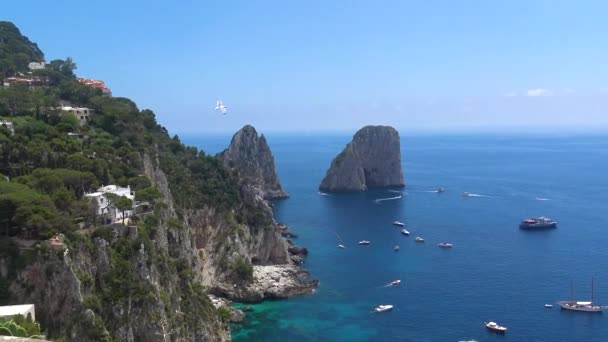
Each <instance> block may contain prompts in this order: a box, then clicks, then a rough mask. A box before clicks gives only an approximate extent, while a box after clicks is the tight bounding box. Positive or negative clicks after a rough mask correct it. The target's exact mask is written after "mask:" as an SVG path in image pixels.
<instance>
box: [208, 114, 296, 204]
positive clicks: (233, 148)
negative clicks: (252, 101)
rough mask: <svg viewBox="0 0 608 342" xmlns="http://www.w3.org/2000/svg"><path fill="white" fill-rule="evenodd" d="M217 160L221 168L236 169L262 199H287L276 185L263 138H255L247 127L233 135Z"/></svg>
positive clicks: (270, 159) (284, 193)
mask: <svg viewBox="0 0 608 342" xmlns="http://www.w3.org/2000/svg"><path fill="white" fill-rule="evenodd" d="M219 157H220V158H221V159H222V160H223V162H224V165H226V166H227V167H229V168H231V169H236V170H237V171H238V172H239V175H240V177H241V178H242V179H243V180H245V181H246V182H247V183H248V184H250V185H252V186H254V187H256V188H257V189H258V190H259V191H260V192H261V194H262V197H264V198H265V199H276V198H285V197H287V196H288V195H287V193H286V192H285V191H283V188H282V187H281V183H280V182H279V177H278V176H277V173H276V169H275V165H274V157H273V156H272V152H271V151H270V148H269V147H268V144H267V143H266V138H265V137H264V135H263V134H262V135H261V136H258V133H257V132H256V130H255V128H253V127H252V126H250V125H246V126H245V127H243V128H241V129H240V130H239V131H238V132H236V134H234V136H233V137H232V141H231V142H230V146H229V147H228V148H227V149H226V150H224V151H223V152H222V153H220V155H219Z"/></svg>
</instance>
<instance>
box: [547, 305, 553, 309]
mask: <svg viewBox="0 0 608 342" xmlns="http://www.w3.org/2000/svg"><path fill="white" fill-rule="evenodd" d="M545 307H546V308H547V309H551V308H552V307H553V304H545Z"/></svg>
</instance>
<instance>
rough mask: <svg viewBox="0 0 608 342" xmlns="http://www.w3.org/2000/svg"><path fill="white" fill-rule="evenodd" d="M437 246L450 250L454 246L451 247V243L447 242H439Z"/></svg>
mask: <svg viewBox="0 0 608 342" xmlns="http://www.w3.org/2000/svg"><path fill="white" fill-rule="evenodd" d="M437 246H439V247H441V248H452V247H453V246H454V245H452V244H451V243H448V242H441V243H439V244H438V245H437Z"/></svg>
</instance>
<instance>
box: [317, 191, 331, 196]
mask: <svg viewBox="0 0 608 342" xmlns="http://www.w3.org/2000/svg"><path fill="white" fill-rule="evenodd" d="M319 195H321V196H331V195H330V194H328V193H327V192H323V191H319Z"/></svg>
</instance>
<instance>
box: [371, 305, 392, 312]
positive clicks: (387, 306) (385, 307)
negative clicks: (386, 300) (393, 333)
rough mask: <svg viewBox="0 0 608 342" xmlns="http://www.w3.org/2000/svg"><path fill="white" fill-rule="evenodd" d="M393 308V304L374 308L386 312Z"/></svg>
mask: <svg viewBox="0 0 608 342" xmlns="http://www.w3.org/2000/svg"><path fill="white" fill-rule="evenodd" d="M391 310H393V306H392V305H378V307H377V308H375V309H374V311H376V312H386V311H391Z"/></svg>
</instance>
